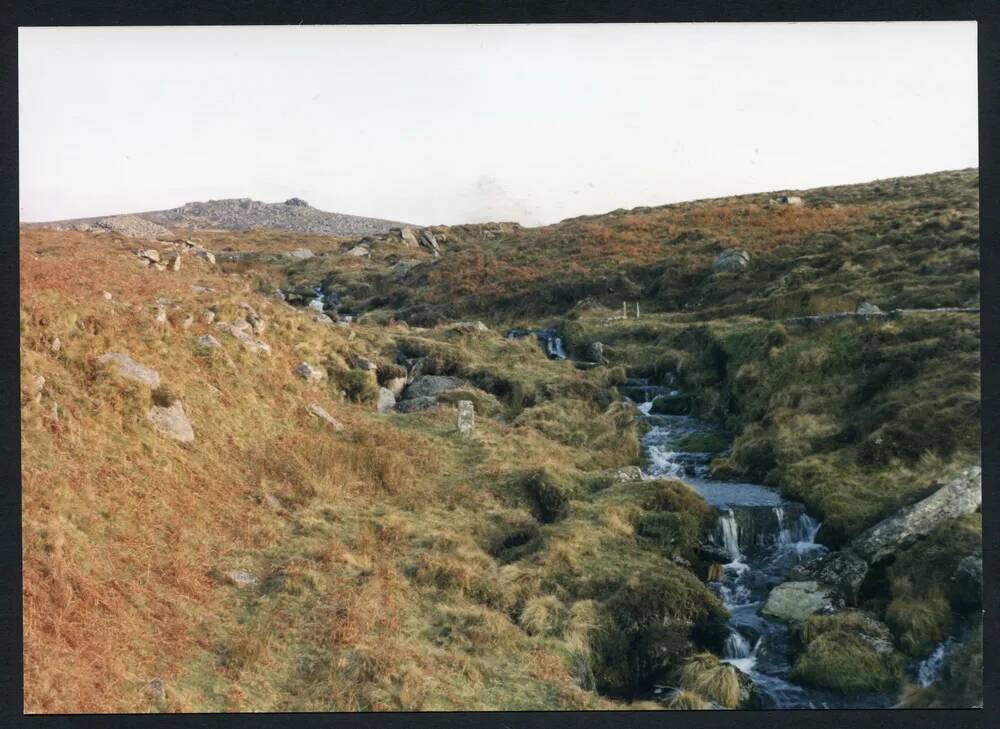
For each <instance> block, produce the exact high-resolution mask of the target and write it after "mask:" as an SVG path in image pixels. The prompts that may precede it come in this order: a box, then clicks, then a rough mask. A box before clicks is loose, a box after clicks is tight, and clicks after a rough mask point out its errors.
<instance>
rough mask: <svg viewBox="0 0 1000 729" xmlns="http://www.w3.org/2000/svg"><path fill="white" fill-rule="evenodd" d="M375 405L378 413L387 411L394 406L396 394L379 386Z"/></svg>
mask: <svg viewBox="0 0 1000 729" xmlns="http://www.w3.org/2000/svg"><path fill="white" fill-rule="evenodd" d="M375 407H376V409H377V410H378V411H379V412H380V413H387V412H389V411H390V410H392V409H393V408H394V407H396V396H395V395H393V394H392V390H390V389H388V388H386V387H380V388H379V389H378V402H377V404H376V406H375Z"/></svg>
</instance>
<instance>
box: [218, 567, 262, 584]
mask: <svg viewBox="0 0 1000 729" xmlns="http://www.w3.org/2000/svg"><path fill="white" fill-rule="evenodd" d="M223 577H225V578H226V582H228V583H229V584H231V585H236V587H254V586H255V585H256V584H257V577H256V576H255V575H252V574H250V573H249V572H246V571H245V570H230V571H229V572H226V573H225V574H224V575H223Z"/></svg>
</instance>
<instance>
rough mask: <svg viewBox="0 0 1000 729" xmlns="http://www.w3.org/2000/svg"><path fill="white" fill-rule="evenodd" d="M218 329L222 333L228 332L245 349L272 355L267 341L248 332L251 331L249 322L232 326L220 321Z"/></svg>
mask: <svg viewBox="0 0 1000 729" xmlns="http://www.w3.org/2000/svg"><path fill="white" fill-rule="evenodd" d="M215 326H216V328H217V329H219V330H220V331H224V332H228V333H229V334H231V335H232V336H233V337H234V338H236V339H237V340H238V341H239V343H240V344H241V345H242V346H243V348H244V349H246V350H248V351H251V352H256V353H258V354H267V355H269V354H271V345H270V344H268V343H267V342H265V341H262V340H260V339H257V338H256V337H254V336H253V335H252V334H250V332H248V331H247V330H248V329H250V328H251V327H250V324H249V322H247V321H243V322H240V323H237V324H230V323H228V322H224V321H220V322H216V324H215Z"/></svg>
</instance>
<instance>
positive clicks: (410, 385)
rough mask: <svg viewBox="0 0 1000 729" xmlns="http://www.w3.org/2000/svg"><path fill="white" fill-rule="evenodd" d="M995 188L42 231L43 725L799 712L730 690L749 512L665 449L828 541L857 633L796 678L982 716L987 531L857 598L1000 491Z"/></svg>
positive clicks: (31, 346)
mask: <svg viewBox="0 0 1000 729" xmlns="http://www.w3.org/2000/svg"><path fill="white" fill-rule="evenodd" d="M977 187H978V171H977V170H962V171H957V172H943V173H937V174H933V175H925V176H920V177H912V178H899V179H894V180H882V181H878V182H873V183H869V184H865V185H853V186H845V187H830V188H819V189H815V190H806V191H780V192H775V193H769V194H761V195H749V196H740V197H735V198H726V199H721V200H703V201H695V202H690V203H682V204H677V205H669V206H663V207H656V208H642V209H636V210H631V211H614V212H612V213H608V214H605V215H598V216H587V217H583V218H575V219H571V220H567V221H563V222H561V223H558V224H556V225H551V226H545V227H541V228H522V227H520V226H518V225H516V224H510V223H493V224H484V225H464V226H449V227H445V226H435V227H431V228H412V229H410V228H409V227H408V226H402V225H400V224H395V223H389V222H388V221H375V222H376V223H379V224H381V225H382V226H383V227H377V228H373V229H371V230H367V229H366V230H363V231H361V230H354V231H345V230H344V229H343V228H337V229H336V230H334V229H333V228H330V229H325V230H319V229H316V230H311V231H307V232H309V233H310V235H303V234H302V232H303V228H301V227H299V228H293V227H291V225H292V224H291V223H290V224H289V225H288V226H276V225H274V226H270V225H269V226H267V227H268V229H254V230H246V229H245V228H254V227H257V226H255V225H249V224H248V221H253V220H256V219H257V218H256V217H255V216H257V215H258V214H260V215H265V213H266V214H267V215H269V216H270V215H271V214H272V213H270V212H266V211H265V210H262V209H259V208H255V207H254V206H255V205H264V204H263V203H260V204H258V203H250V204H249V205H248V206H246V207H242V203H239V204H236V205H235V207H234V206H230V205H228V202H231V201H228V202H227V206H226V208H227V209H230V210H231V211H232V217H230V218H227V217H226V215H228V213H226V214H225V215H223V214H222V213H218V212H211V213H208V212H198V211H199V210H202V209H201V208H197V207H195V208H192V209H191V210H189V211H188V212H186V213H177V215H176V217H171V216H170V215H167V213H172V212H176V211H161V213H162V214H142V216H141V217H142V218H143V219H144V220H145V221H146V222H147V223H152V224H156V225H160V226H163V231H157V235H151V236H149V237H147V233H149V232H150V231H148V230H145V229H143V230H142V232H141V234H136V235H137V237H132V236H131V235H130V234H129V230H127V229H126V230H125V231H124V232H123V230H122V229H120V228H119V229H118V230H115V229H114V228H108V227H103V226H102V230H100V231H98V230H93V229H89V228H87V227H86V226H80V227H81V229H79V230H58V229H51V228H45V227H35V226H23V227H22V231H21V240H20V276H21V279H20V287H21V312H20V315H21V367H22V378H21V380H22V383H21V387H22V393H21V402H22V426H21V427H22V479H23V483H22V490H23V512H22V525H23V532H24V555H23V559H24V635H25V709H26V710H27V711H28V712H81V711H85V712H107V711H129V712H133V711H138V712H143V711H200V712H214V711H354V710H364V711H369V710H372V711H374V710H379V711H381V710H480V709H501V710H531V709H545V710H554V709H622V708H624V709H629V708H642V709H657V708H674V709H683V708H710V707H714V708H737V707H744V708H749V707H755V706H762V705H763V706H767V707H770V706H773V705H774V704H773V703H767V702H768V701H772V700H773V698H774V697H773V696H772V695H771V694H770V693H769V692H768V690H766V688H765V684H764V683H763V682H758V679H757V678H753V679H751V678H748V676H751V675H752V674H749V673H744V672H743V671H742V670H739V669H738V668H737V667H735V666H737V665H742V664H733V665H730V664H729V663H726V662H720V658H725V659H730V658H732V657H733V655H734V654H733V653H732V650H733V649H732V641H733V640H734V637H733V635H734V628H733V625H734V623H733V620H734V614H735V613H736V611H735V610H733V609H731V608H732V606H731V605H730V604H729V603H728V602H726V600H724V599H723V598H725V597H726V593H725V592H724V591H720V590H719V584H720V583H719V580H720V579H721V578H720V575H722V574H724V573H725V571H726V567H727V563H732V562H736V561H738V559H739V555H738V554H737V555H736V556H735V557H734V555H732V554H728V555H727V554H726V553H725V552H724V549H723V548H724V547H727V546H728V547H732V545H727V543H726V542H725V539H724V538H725V530H724V529H723V528H722V526H721V525H722V524H723V522H724V520H725V519H726V518H727V509H726V508H725V507H724V506H720V505H718V504H715V503H710V502H709V500H706V498H705V497H704V495H703V493H702V492H700V491H698V490H696V489H695V488H693V487H692V486H690V485H688V484H686V483H684V482H682V481H684V480H688V481H690V480H691V479H690V477H691V474H692V473H695V471H697V469H694V470H691V469H689V470H687V471H684V470H683V469H680V470H677V471H673V470H670V469H667V470H666V471H664V472H654V470H653V469H652V468H651V466H650V460H656V458H657V457H659V458H661V460H662V458H664V457H666V458H667V462H668V465H671V466H673V465H676V464H682V465H683V463H692V462H697V464H703V466H704V467H703V469H702V470H701V471H697V473H698V474H701V475H699V476H698V478H703V479H707V480H710V481H712V483H714V484H716V485H720V487H721V488H724V489H727V490H728V491H729V492H731V493H740V492H741V491H742V492H746V493H749V494H757V493H760V491H759V490H760V489H761V486H760V485H761V484H763V485H764V486H766V487H769V488H768V489H764V491H765V492H767V493H772V491H771V490H772V489H773V493H775V494H779V495H780V496H781V497H782V498H784V499H788V500H790V501H784V502H782V503H783V504H785V505H786V506H788V508H789V513H792V512H791V510H790V509H791V507H790V506H789V505H790V504H792V502H794V504H795V505H796V508H799V509H805V510H807V511H808V513H809V514H812V515H813V516H814V517H815V519H816V520H817V522H822V523H821V524H817V526H818V532H817V533H816V534H815V540H816V542H818V543H820V546H818V547H816V548H817V549H820V550H822V551H823V552H824V553H826V550H827V549H829V552H828V553H827V556H828V557H829V558H830V560H831V561H830V562H829V564H830V565H832V566H827V567H823V569H825V570H826V571H825V572H822V571H821V572H817V573H815V574H816V575H819V576H815V575H813V576H812V577H810V579H815V580H817V581H819V582H821V583H823V585H825V586H826V587H828V588H829V591H828V592H829V596H830V601H829V602H828V603H827V604H826V605H825V606H824V607H822V609H820V608H817V612H816V614H814V615H810V616H799V617H797V618H794V619H789V620H790V622H789V623H788V625H787V626H786V627H785V628H781V630H784V631H786V632H785V633H782V635H785V634H786V633H787V636H788V637H787V639H783V640H784V642H783V643H782V644H781V645H782V646H784V648H783V650H787V651H788V655H787V657H788V663H789V665H788V666H786V667H785V668H784V669H782V670H784V671H785V673H783V674H782V676H783V677H784V679H788V680H792V679H794V681H795V682H796V684H801V685H802V686H803V687H805V689H804V690H805V691H807V692H811V693H810V694H809V695H810V696H812V697H820V699H818V700H822V701H823V702H832V705H834V706H861V705H869V704H866V703H865V702H876V703H873V704H870V705H879V706H888V705H895V704H896V703H897V702H902V703H903V705H905V706H970V705H975V704H976V703H977V702H979V703H980V704H981V701H982V696H981V693H982V688H981V675H980V676H979V683H978V684H977V679H976V675H977V674H976V671H977V668H976V667H977V666H979V667H980V668H981V664H982V644H981V640H982V638H981V635H982V634H981V623H978V622H977V619H976V616H977V615H979V614H980V611H981V608H982V602H981V594H980V593H979V592H978V590H980V589H981V576H982V556H981V541H982V536H981V518H980V514H979V513H978V508H976V503H975V502H974V501H969V502H968V503H966V502H965V501H961V500H960V499H957V498H956V499H954V500H953V501H952V502H949V504H948V505H947V508H937V507H938V506H940V504H938V502H933V503H934V504H936V505H937V506H935V513H936V514H937V516H932V517H926V519H925V521H924V522H921V523H922V524H925V525H926V527H927V528H926V529H923V530H922V531H919V533H909V532H905V533H903V535H902V536H898V534H897V536H898V539H895V540H894V541H892V543H891V545H890V546H889V547H887V548H885V549H888V553H889V557H888V558H884V557H882V556H881V555H880V556H879V557H878V558H877V559H876V558H871V559H870V560H869V562H870V564H869V563H865V564H863V565H862V566H863V568H864V571H863V573H862V574H861V576H860V577H858V579H856V580H855V579H854V575H853V573H852V572H851V570H853V569H854V568H855V567H857V560H858V559H860V558H859V557H858V556H857V555H858V554H862V553H863V550H862V546H863V545H865V544H867V543H868V542H866V541H865V540H866V539H868V540H869V541H870V534H871V530H873V529H875V530H876V531H877V532H878V533H880V534H881V533H888V532H891V530H892V528H895V527H894V526H893V525H898V524H899V523H903V524H909V522H907V521H906V519H907V515H909V514H911V513H915V510H916V513H919V514H921V515H922V516H921V517H920V518H922V519H923V518H924V517H925V516H926V515H925V513H924V512H920V511H919V510H920V509H923V508H925V506H924V505H925V503H931V502H925V499H928V498H931V497H934V496H938V495H940V494H942V493H949V492H948V491H947V489H948V488H949V486H948V484H953V483H955V482H960V481H961V479H962V478H965V476H958V475H957V474H968V473H971V472H973V471H970V470H969V469H973V468H974V467H975V466H976V465H977V464H978V463H979V460H980V417H981V406H980V370H979V349H980V346H979V342H980V328H979V316H978V298H979V224H978V205H979V203H978V190H977ZM247 202H248V203H249V201H247ZM214 204H215V203H209V204H208V205H209V206H212V205H214ZM194 205H195V206H197V205H202V204H194ZM188 207H189V206H184V208H178V209H177V210H178V211H182V210H184V209H185V208H188ZM278 207H282V206H278ZM284 207H287V208H289V209H290V210H291V211H292V212H287V216H288V218H287V219H288V220H289V221H293V220H296V219H298V218H299V217H301V218H302V220H303V221H305V220H306V219H307V218H309V217H310V216H311V215H312V213H311V212H308V211H310V210H312V209H311V208H308V209H306V211H305V212H298V213H296V212H294V210H298V209H300V208H304V206H299V205H286V206H284ZM269 209H270V208H268V210H269ZM315 212H316V213H319V212H320V211H315ZM280 214H281V215H285V214H286V212H285V211H283V212H282V213H280ZM322 215H328V214H325V213H323V214H322ZM227 220H228V221H229V222H228V224H226V225H223V224H220V222H219V221H222V222H226V221H227ZM317 220H319V218H317ZM365 220H368V219H365ZM295 224H296V225H298V224H299V223H295ZM301 224H302V225H306V224H307V223H305V222H302V223H301ZM140 225H141V224H140ZM310 225H311V223H310ZM317 225H321V223H318V222H317ZM331 225H332V224H331ZM230 226H232V227H233V229H227V228H229V227H230ZM64 227H69V226H64ZM279 227H281V228H284V229H282V230H275V229H274V228H279ZM236 228H239V229H236ZM157 236H159V239H157ZM730 249H736V250H737V251H742V252H743V253H733V252H731V253H727V252H726V251H727V250H730ZM623 302H625V303H626V305H627V306H626V311H627V312H628V316H627V318H623V316H622V303H623ZM861 304H868V305H869V306H865V307H862V308H861V309H860V310H859V309H858V307H859V305H861ZM636 305H638V306H639V308H640V311H641V315H640V316H639V317H638V318H636V315H635V306H636ZM870 305H874V307H877V308H874V307H873V306H870ZM858 311H860V313H857V312H858ZM810 317H816V318H810ZM477 320H479V321H477ZM513 327H522V328H526V329H537V328H545V330H546V331H548V330H551V331H550V333H549V334H544V333H543V334H542V335H540V337H539V338H538V339H537V340H536V338H535V337H531V336H526V337H521V338H518V337H515V336H510V337H508V336H507V332H508V329H511V328H513ZM556 336H558V337H559V338H561V340H562V342H563V344H564V348H565V350H566V353H567V354H568V358H567V359H565V360H563V359H559V358H553V359H550V358H549V357H547V356H546V352H545V350H544V349H543V347H541V346H539V344H540V343H542V344H544V343H545V342H546V339H545V337H556ZM120 355H124V356H127V357H128V358H129V360H128V361H127V362H126V364H125V365H122V362H123V361H125V360H123V359H122V357H121V356H120ZM133 365H135V366H133ZM150 371H153V373H155V377H154V376H153V374H152V373H151V372H150ZM136 378H138V379H136ZM646 392H652V393H654V395H653V396H651V397H650V399H648V400H647V402H645V403H643V404H642V407H641V408H640V407H637V403H639V402H641V401H642V395H643V394H644V393H646ZM636 393H639V394H636ZM623 395H628V396H629V397H633V398H636V399H637V403H633V402H631V401H630V400H626V399H623ZM460 401H468V402H471V403H472V404H473V408H474V412H475V425H474V427H473V429H472V432H471V434H464V433H463V432H461V431H460V429H459V427H458V421H457V420H456V403H458V402H460ZM658 417H659V418H660V419H659V420H657V418H658ZM693 417H697V418H698V419H699V420H698V422H700V423H704V425H703V426H699V427H703V428H704V430H702V431H697V432H691V433H687V434H686V436H685V438H684V439H682V440H680V441H678V442H672V441H671V442H669V443H667V445H668V446H669V448H665V450H664V451H663V452H659V453H656V452H654V451H651V449H650V447H649V444H650V442H651V441H650V438H651V437H655V436H657V429H658V428H659V429H661V430H662V429H663V428H665V427H666V426H667V425H669V424H671V423H676V422H684V423H688V422H689V421H688V420H682V421H678V420H670V418H682V419H683V418H693ZM185 422H186V423H187V425H188V426H190V427H189V428H188V427H186V426H185ZM168 433H173V435H170V434H168ZM664 454H665V455H664ZM685 459H687V460H685ZM692 459H693V460H692ZM699 459H700V460H699ZM636 466H641V467H642V468H643V469H644V470H643V472H641V473H640V472H639V470H638V469H637V468H636ZM700 467H701V466H699V468H700ZM956 480H957V481H956ZM942 484H945V486H942ZM775 498H777V497H775ZM768 503H771V502H768ZM766 511H767V513H766V514H765V515H764V516H766V517H767V518H768V519H773V518H774V517H772V516H769V515H770V514H772V511H771V508H770V507H768V509H767V510H766ZM747 513H749V512H747ZM754 513H757V512H754ZM774 513H777V514H779V516H778V517H777V518H778V519H779V524H778V525H779V526H781V524H782V522H780V519H781V518H784V517H783V516H781V514H783V513H784V512H780V511H776V512H774ZM803 514H805V512H803ZM730 516H732V517H733V518H736V517H737V516H738V517H739V518H743V517H744V516H746V514H743V513H741V514H738V515H732V514H731V515H730ZM748 518H749V517H748ZM752 518H755V519H758V520H759V519H760V518H763V517H760V514H759V513H758V514H757V516H755V517H752ZM894 520H895V521H894ZM769 523H770V522H769ZM802 523H803V524H811V523H812V522H810V521H809V520H808V519H803V520H802ZM755 524H756V526H754V527H752V528H760V529H763V528H764V527H761V526H760V524H759V523H757V522H755ZM886 525H888V526H886ZM748 529H751V525H749V524H747V523H744V531H745V532H747V530H748ZM879 529H881V531H880V532H879V531H878V530H879ZM897 532H899V530H898V529H897ZM747 533H749V532H747ZM779 537H780V534H779ZM811 538H812V536H810V539H811ZM786 541H787V540H786ZM890 541H891V540H890ZM823 545H825V546H823ZM812 546H816V545H812ZM744 549H748V547H746V545H744ZM885 549H883V550H882V551H885ZM720 550H723V551H720ZM977 559H978V563H977V561H976V560H977ZM837 560H841V561H840V562H838V561H837ZM851 560H854V562H851ZM842 563H846V564H847V565H848V566H847V567H842V566H838V565H842ZM820 564H821V565H827V564H828V563H826V562H821V563H820ZM976 564H978V569H979V573H978V574H979V583H978V587H977V586H976V583H975V566H976ZM800 566H801V565H800ZM805 568H808V564H806V565H805ZM755 569H756V567H755ZM794 574H795V573H794V572H788V575H792V577H788V575H784V576H783V577H782V579H785V580H789V579H790V580H791V582H790V583H788V584H792V585H796V584H798V585H800V586H801V585H802V584H804V580H805V578H802V577H801V576H800V577H794ZM959 576H967V577H968V579H966V577H962V580H965V581H962V580H958V577H959ZM852 581H853V582H852ZM828 583H829V584H828ZM842 583H843V584H847V583H851V585H850V589H848V588H846V587H843V584H842ZM783 586H784V585H783ZM835 588H836V589H835ZM834 593H836V596H835V599H834V597H833V596H834ZM727 599H728V598H727ZM736 632H738V631H736ZM746 635H747V636H750V637H753V638H756V637H758V635H759V634H758V633H754V634H753V635H751V634H750V633H746ZM744 637H745V636H744ZM949 640H950V642H949ZM945 645H947V646H949V651H950V652H948V653H947V655H946V658H944V660H943V663H942V665H943V668H941V673H940V678H939V679H938V680H936V681H934V682H931V683H928V684H927V685H922V684H921V682H920V680H919V677H918V675H917V674H916V673H915V670H916V669H915V668H914V666H916V665H917V664H921V665H923V663H922V662H926V661H927V660H929V657H930V656H932V655H933V653H934V651H935V650H936V649H937V648H938V647H939V646H945ZM977 661H978V663H977ZM911 664H912V665H911ZM784 679H783V680H784ZM755 682H756V683H755ZM873 697H874V698H873ZM838 702H840V703H838ZM852 702H853V703H852Z"/></svg>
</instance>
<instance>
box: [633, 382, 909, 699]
mask: <svg viewBox="0 0 1000 729" xmlns="http://www.w3.org/2000/svg"><path fill="white" fill-rule="evenodd" d="M621 390H622V393H623V395H624V396H625V397H626V398H627V399H629V400H630V401H632V402H634V403H635V404H636V405H637V406H638V408H639V411H640V412H641V413H642V416H641V417H643V418H644V419H645V420H646V421H647V422H648V423H649V426H650V429H649V431H648V432H647V433H646V435H645V436H644V437H643V439H642V453H643V456H644V461H645V466H644V467H643V475H644V476H645V477H646V478H673V479H677V480H680V481H683V482H685V483H687V484H689V485H691V486H692V487H693V488H694V489H696V490H697V491H698V492H699V493H700V494H701V495H702V496H703V497H704V499H705V501H706V502H708V503H709V504H710V505H712V506H714V507H716V508H717V509H718V510H719V512H720V514H721V516H720V518H719V522H718V526H717V528H716V532H715V533H714V534H713V535H712V543H713V546H714V547H715V548H717V549H718V551H719V554H720V556H721V555H725V557H724V558H725V559H727V560H728V561H727V562H726V563H725V564H724V565H723V566H722V574H721V577H719V579H718V580H717V581H714V582H709V583H708V584H709V587H710V588H711V589H712V590H714V591H715V593H716V594H717V595H718V596H719V598H720V599H721V600H722V602H723V604H724V605H725V606H726V609H727V610H728V611H729V614H730V618H729V623H728V626H729V636H728V638H727V639H726V641H725V646H724V651H723V655H722V660H724V661H725V662H727V663H730V664H731V665H733V666H735V667H736V668H738V669H739V670H740V671H742V672H743V673H745V674H747V675H748V676H749V677H750V678H751V680H752V681H753V683H754V684H755V686H756V688H757V691H758V693H759V695H760V699H761V708H764V709H844V708H854V709H875V708H889V707H890V706H891V705H892V704H893V703H895V697H894V696H892V695H889V694H877V693H864V694H861V693H854V694H843V693H837V692H834V691H829V690H824V689H816V688H811V687H806V686H800V685H797V684H794V683H792V682H791V681H789V680H788V674H789V672H790V670H791V658H792V656H791V648H792V636H791V634H790V631H789V628H788V626H786V625H785V624H784V623H782V622H781V621H778V620H773V619H770V618H768V617H766V616H764V615H761V613H760V611H761V608H762V607H763V606H764V603H765V602H766V600H767V596H768V593H769V592H770V591H771V589H772V588H774V587H775V586H776V585H778V584H780V583H781V582H782V581H784V575H785V574H786V573H787V571H788V570H789V569H790V568H791V567H792V566H794V565H796V564H798V563H801V562H804V561H808V560H811V559H816V558H817V557H819V556H820V555H822V554H823V553H824V552H825V551H826V549H825V548H824V547H823V546H822V545H819V544H816V542H815V536H816V532H817V531H818V530H819V526H820V525H819V523H818V522H817V521H816V520H815V519H814V518H813V517H812V516H810V515H809V514H808V513H807V512H806V509H805V507H804V506H803V505H802V504H800V503H798V502H794V501H787V500H785V499H783V498H782V497H781V496H780V495H779V494H778V492H777V491H775V490H774V489H772V488H769V487H767V486H762V485H760V484H749V483H733V482H723V481H717V480H713V479H712V478H711V475H710V472H709V463H710V462H711V460H712V458H713V457H714V456H715V455H717V454H715V453H690V452H680V451H678V450H677V445H678V443H679V442H680V441H681V440H683V439H684V438H686V437H688V436H690V435H693V434H719V433H721V429H720V428H719V426H717V425H715V424H713V423H709V422H706V421H703V420H699V419H698V418H694V417H691V416H687V415H657V414H653V413H651V412H650V409H651V407H652V402H653V400H654V399H655V398H656V397H657V396H658V395H676V394H680V393H679V391H677V390H672V389H670V388H666V387H660V386H657V385H650V384H649V383H648V381H646V380H642V379H630V380H629V381H628V382H627V383H626V384H625V385H623V386H622V388H621ZM660 691H661V692H662V689H660Z"/></svg>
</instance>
